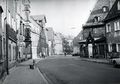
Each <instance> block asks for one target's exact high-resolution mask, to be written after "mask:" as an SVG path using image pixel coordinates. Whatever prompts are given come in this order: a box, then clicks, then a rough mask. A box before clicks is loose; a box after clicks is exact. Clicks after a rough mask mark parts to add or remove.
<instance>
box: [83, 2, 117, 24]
mask: <svg viewBox="0 0 120 84" xmlns="http://www.w3.org/2000/svg"><path fill="white" fill-rule="evenodd" d="M115 1H116V0H98V1H97V2H96V4H95V6H94V8H93V10H92V12H91V14H90V16H89V18H88V20H87V22H86V24H85V26H86V25H87V26H89V25H90V26H91V25H97V24H99V23H101V22H102V21H103V20H104V19H105V17H106V16H107V14H108V12H109V10H110V9H111V7H112V5H113V4H114V2H115ZM103 7H107V11H106V12H103V9H102V8H103ZM96 16H97V17H99V21H98V22H97V24H96V23H95V22H94V18H95V17H96Z"/></svg>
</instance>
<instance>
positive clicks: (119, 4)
mask: <svg viewBox="0 0 120 84" xmlns="http://www.w3.org/2000/svg"><path fill="white" fill-rule="evenodd" d="M117 9H118V10H120V1H118V3H117Z"/></svg>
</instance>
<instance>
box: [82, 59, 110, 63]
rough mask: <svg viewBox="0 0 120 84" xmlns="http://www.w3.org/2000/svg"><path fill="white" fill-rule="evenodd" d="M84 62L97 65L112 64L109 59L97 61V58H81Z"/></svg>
mask: <svg viewBox="0 0 120 84" xmlns="http://www.w3.org/2000/svg"><path fill="white" fill-rule="evenodd" d="M80 59H81V60H83V61H89V62H96V63H102V64H110V61H109V60H108V59H96V58H80Z"/></svg>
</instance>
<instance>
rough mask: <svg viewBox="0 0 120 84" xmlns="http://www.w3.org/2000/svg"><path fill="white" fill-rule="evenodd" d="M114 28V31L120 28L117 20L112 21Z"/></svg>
mask: <svg viewBox="0 0 120 84" xmlns="http://www.w3.org/2000/svg"><path fill="white" fill-rule="evenodd" d="M114 30H115V31H117V30H120V23H119V21H116V22H114Z"/></svg>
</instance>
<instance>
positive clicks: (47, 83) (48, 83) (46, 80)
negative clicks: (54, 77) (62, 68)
mask: <svg viewBox="0 0 120 84" xmlns="http://www.w3.org/2000/svg"><path fill="white" fill-rule="evenodd" d="M37 70H38V72H39V74H40V75H41V76H42V78H43V80H44V81H45V82H46V84H53V83H52V81H51V80H50V79H49V78H48V77H47V76H46V74H44V73H42V72H41V71H40V69H39V68H38V67H37Z"/></svg>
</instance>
